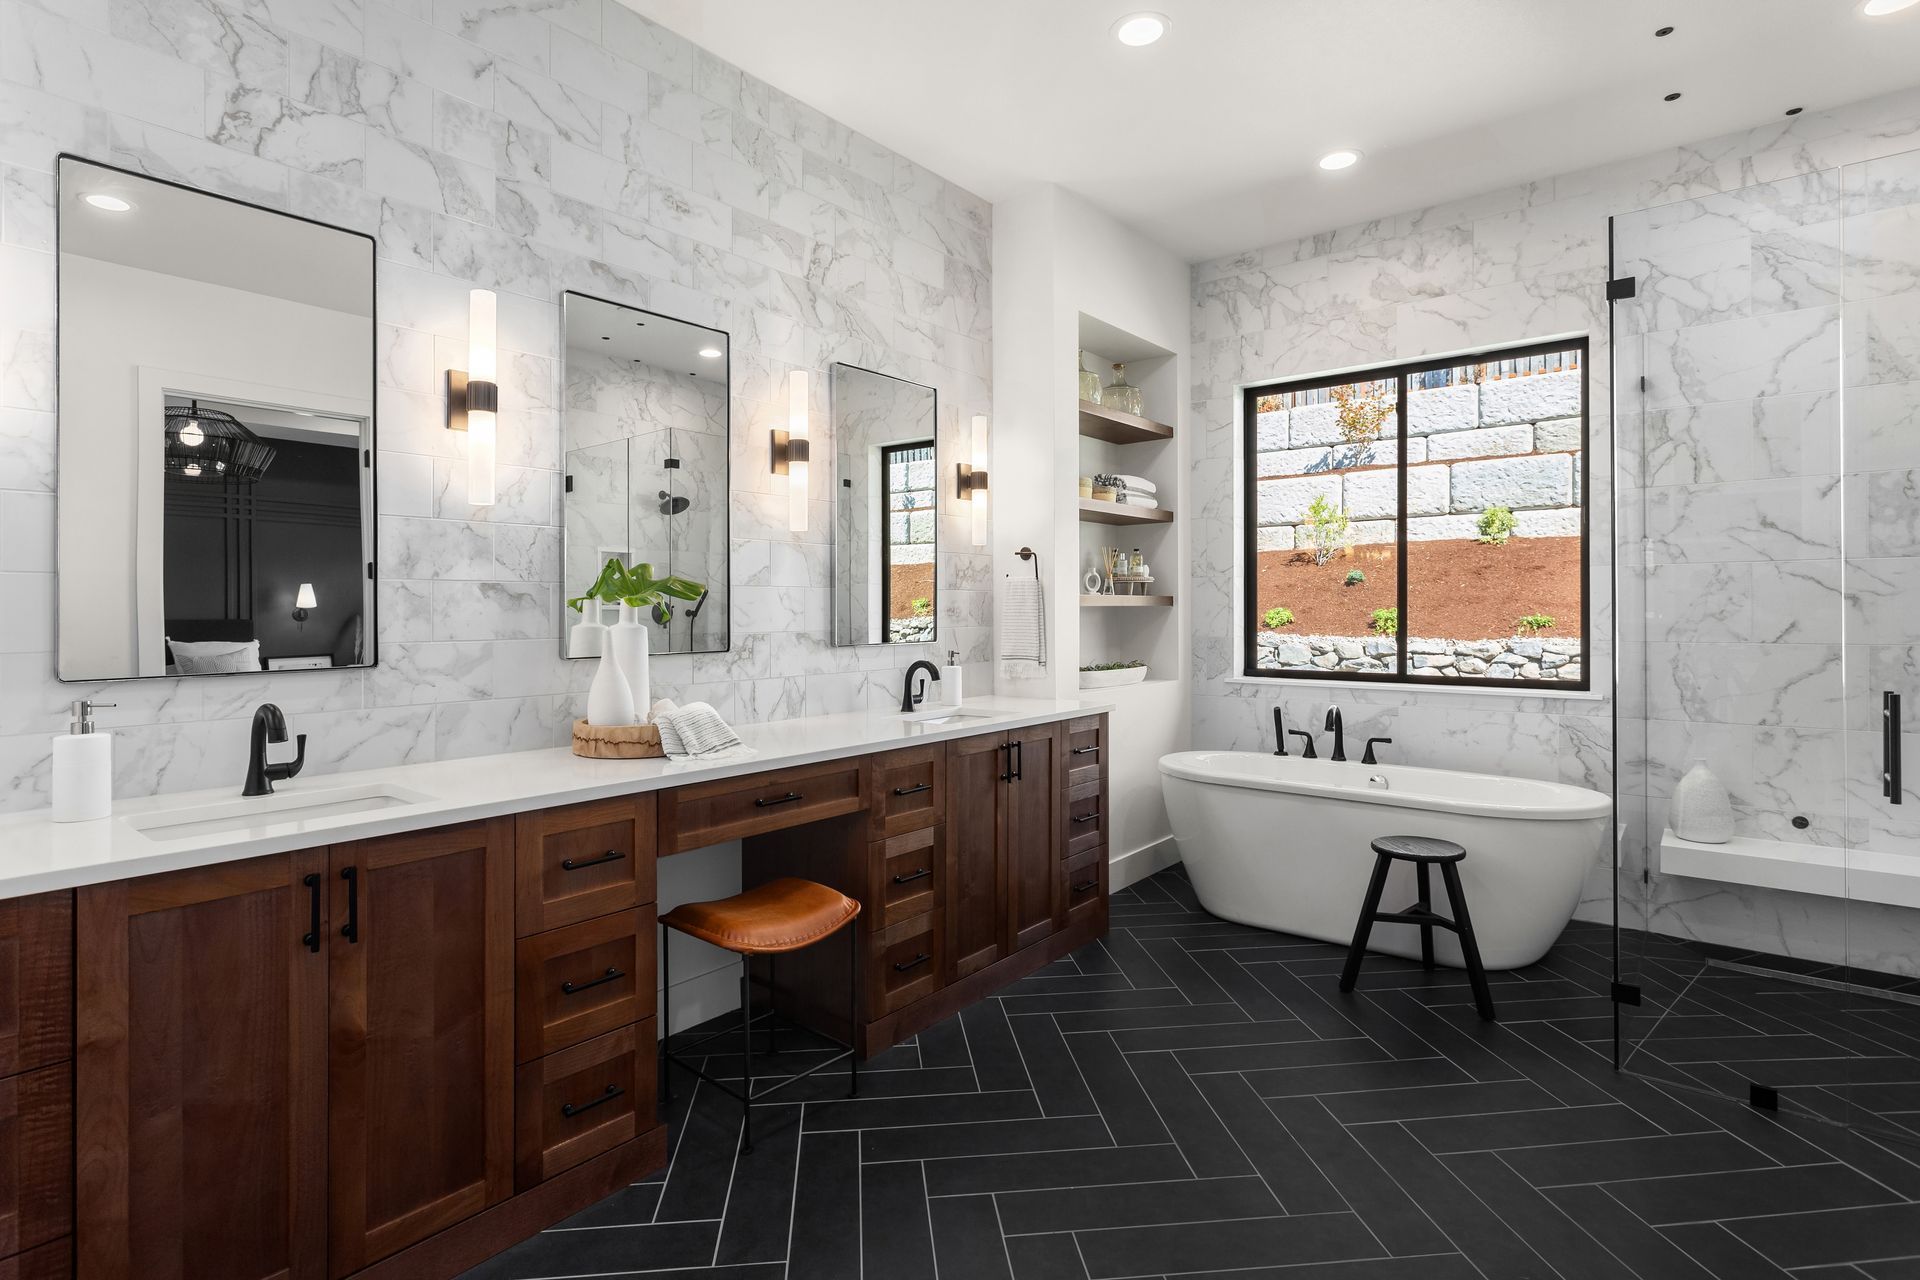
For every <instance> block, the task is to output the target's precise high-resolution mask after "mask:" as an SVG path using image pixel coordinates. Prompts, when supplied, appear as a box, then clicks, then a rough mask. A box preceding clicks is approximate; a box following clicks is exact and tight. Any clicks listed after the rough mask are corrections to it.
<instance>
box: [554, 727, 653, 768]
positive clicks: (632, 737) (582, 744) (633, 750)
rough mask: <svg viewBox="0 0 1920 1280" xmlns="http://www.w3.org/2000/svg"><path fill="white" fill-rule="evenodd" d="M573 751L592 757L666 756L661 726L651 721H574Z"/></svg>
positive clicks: (639, 758) (634, 758) (622, 758)
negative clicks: (620, 722) (607, 722)
mask: <svg viewBox="0 0 1920 1280" xmlns="http://www.w3.org/2000/svg"><path fill="white" fill-rule="evenodd" d="M573 754H575V755H577V756H586V757H587V758H588V759H591V760H647V759H652V758H655V757H660V756H665V755H666V754H667V753H666V752H665V751H663V750H661V749H660V728H659V726H658V725H651V724H620V725H607V724H588V723H587V722H586V721H585V720H575V721H574V722H573Z"/></svg>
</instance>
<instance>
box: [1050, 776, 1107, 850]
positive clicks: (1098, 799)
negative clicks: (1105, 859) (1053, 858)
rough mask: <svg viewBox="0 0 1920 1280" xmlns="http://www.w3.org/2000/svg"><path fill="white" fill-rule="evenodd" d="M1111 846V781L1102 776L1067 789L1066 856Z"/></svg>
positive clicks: (1064, 848)
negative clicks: (1108, 790)
mask: <svg viewBox="0 0 1920 1280" xmlns="http://www.w3.org/2000/svg"><path fill="white" fill-rule="evenodd" d="M1106 847H1107V784H1106V783H1105V782H1103V781H1101V780H1099V779H1097V778H1096V779H1095V780H1094V781H1092V782H1083V783H1081V784H1080V785H1079V786H1077V787H1073V788H1070V789H1069V790H1068V791H1067V842H1066V845H1065V846H1064V847H1063V848H1062V849H1061V853H1060V856H1061V857H1063V858H1075V857H1078V856H1080V855H1081V854H1084V853H1089V852H1092V851H1093V850H1096V849H1104V848H1106Z"/></svg>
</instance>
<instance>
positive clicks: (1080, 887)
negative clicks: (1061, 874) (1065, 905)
mask: <svg viewBox="0 0 1920 1280" xmlns="http://www.w3.org/2000/svg"><path fill="white" fill-rule="evenodd" d="M1099 887H1100V882H1099V881H1098V880H1082V881H1081V882H1080V883H1079V884H1077V885H1075V886H1073V891H1074V892H1075V893H1085V892H1086V891H1087V890H1089V889H1097V888H1099Z"/></svg>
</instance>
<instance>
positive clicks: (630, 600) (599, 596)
mask: <svg viewBox="0 0 1920 1280" xmlns="http://www.w3.org/2000/svg"><path fill="white" fill-rule="evenodd" d="M705 591H706V587H705V586H704V585H702V584H701V583H698V582H695V581H693V579H691V578H676V577H674V576H673V575H672V574H668V575H667V576H666V577H664V578H656V577H654V576H653V566H652V565H650V564H647V563H645V562H644V561H643V562H641V563H640V564H636V565H634V566H633V567H632V568H628V567H627V566H626V565H624V564H622V563H620V558H619V557H618V556H615V557H613V558H611V559H609V560H608V561H607V563H606V567H605V568H603V569H601V570H600V576H599V577H598V578H595V579H594V582H593V585H592V586H591V587H588V588H587V591H586V594H585V595H579V596H575V597H573V598H572V599H571V600H569V601H567V607H568V608H569V609H572V610H574V611H575V612H576V613H578V612H581V611H582V610H584V609H585V608H586V606H587V604H588V602H589V601H595V600H597V601H599V602H600V603H601V604H630V605H632V606H633V607H634V608H636V609H643V608H645V607H646V606H648V605H650V604H658V603H659V602H660V601H661V600H663V599H665V598H666V597H667V596H672V597H673V598H674V599H676V600H698V599H699V598H700V597H701V595H702V594H703V593H704V592H705Z"/></svg>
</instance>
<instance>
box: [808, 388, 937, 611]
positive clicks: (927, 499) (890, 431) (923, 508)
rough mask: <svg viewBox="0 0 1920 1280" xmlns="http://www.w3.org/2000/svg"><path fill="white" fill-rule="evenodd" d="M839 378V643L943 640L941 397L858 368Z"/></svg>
mask: <svg viewBox="0 0 1920 1280" xmlns="http://www.w3.org/2000/svg"><path fill="white" fill-rule="evenodd" d="M831 377H832V383H831V395H832V419H833V453H834V480H833V496H834V502H833V642H834V643H835V644H837V645H870V644H925V643H928V642H930V641H933V640H937V639H938V638H939V617H940V598H939V576H940V575H939V562H940V560H939V551H940V510H939V508H940V502H939V497H940V493H939V476H940V467H939V458H938V453H939V445H938V439H939V431H938V423H939V421H940V412H939V410H940V394H939V392H938V391H936V390H935V389H934V388H932V387H928V386H922V385H921V384H920V383H917V382H908V381H907V380H906V379H904V378H895V377H892V376H891V375H889V374H884V373H876V372H875V371H874V370H872V369H863V368H861V367H859V366H858V365H851V364H836V365H834V366H833V369H832V371H831Z"/></svg>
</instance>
